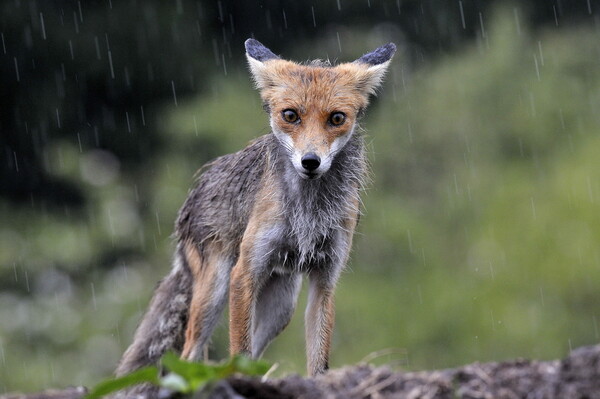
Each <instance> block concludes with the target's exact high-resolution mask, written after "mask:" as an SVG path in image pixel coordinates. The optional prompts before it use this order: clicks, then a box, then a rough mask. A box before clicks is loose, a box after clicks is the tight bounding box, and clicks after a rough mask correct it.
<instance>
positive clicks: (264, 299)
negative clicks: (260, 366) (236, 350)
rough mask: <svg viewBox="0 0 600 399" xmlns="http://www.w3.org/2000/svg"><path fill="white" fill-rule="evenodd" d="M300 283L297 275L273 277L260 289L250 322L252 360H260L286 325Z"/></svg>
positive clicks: (294, 303)
mask: <svg viewBox="0 0 600 399" xmlns="http://www.w3.org/2000/svg"><path fill="white" fill-rule="evenodd" d="M301 284H302V276H301V275H300V274H273V275H272V276H271V277H270V278H269V280H267V282H266V283H265V284H264V285H263V286H262V287H261V290H260V293H259V294H258V298H257V300H256V308H255V310H254V317H253V320H252V345H251V346H252V357H254V358H257V357H260V356H261V355H262V353H263V351H264V350H265V348H266V347H267V345H269V343H270V342H271V341H272V340H273V339H274V338H275V337H276V336H277V335H279V333H280V332H281V331H283V329H284V328H285V327H286V326H287V325H288V323H289V322H290V320H291V318H292V315H293V314H294V310H295V309H296V302H297V300H298V293H299V292H300V287H301Z"/></svg>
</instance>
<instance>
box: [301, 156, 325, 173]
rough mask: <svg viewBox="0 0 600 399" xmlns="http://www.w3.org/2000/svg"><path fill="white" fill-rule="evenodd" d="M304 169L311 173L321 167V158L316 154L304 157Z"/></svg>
mask: <svg viewBox="0 0 600 399" xmlns="http://www.w3.org/2000/svg"><path fill="white" fill-rule="evenodd" d="M301 162H302V167H303V168H304V169H306V170H308V171H309V172H312V171H313V170H315V169H317V168H318V167H319V165H321V158H319V156H318V155H317V154H315V153H314V152H309V153H308V154H306V155H304V156H303V157H302V161H301Z"/></svg>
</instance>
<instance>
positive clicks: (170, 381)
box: [160, 373, 191, 393]
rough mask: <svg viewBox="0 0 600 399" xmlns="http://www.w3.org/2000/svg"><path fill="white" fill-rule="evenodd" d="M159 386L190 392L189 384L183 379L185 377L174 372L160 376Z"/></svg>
mask: <svg viewBox="0 0 600 399" xmlns="http://www.w3.org/2000/svg"><path fill="white" fill-rule="evenodd" d="M160 386H161V387H163V388H167V389H170V390H171V391H175V392H181V393H189V392H191V387H190V384H189V383H188V382H187V381H186V380H185V378H183V377H182V376H180V375H179V374H175V373H169V374H167V375H166V376H164V377H163V378H161V379H160Z"/></svg>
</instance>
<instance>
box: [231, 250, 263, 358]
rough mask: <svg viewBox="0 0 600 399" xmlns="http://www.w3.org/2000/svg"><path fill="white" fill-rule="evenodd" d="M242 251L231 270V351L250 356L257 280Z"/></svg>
mask: <svg viewBox="0 0 600 399" xmlns="http://www.w3.org/2000/svg"><path fill="white" fill-rule="evenodd" d="M245 252H246V251H241V253H240V257H239V259H238V262H237V263H236V265H235V266H234V268H233V270H232V272H231V279H230V284H229V351H230V353H231V355H232V356H233V355H236V354H244V355H248V356H250V355H251V354H252V348H251V327H252V313H253V310H254V300H255V295H256V281H255V279H254V278H253V276H252V274H251V271H250V263H249V261H250V259H249V256H248V254H247V253H245Z"/></svg>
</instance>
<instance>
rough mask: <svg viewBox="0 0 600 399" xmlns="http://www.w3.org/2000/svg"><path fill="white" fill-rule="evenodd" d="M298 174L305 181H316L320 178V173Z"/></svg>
mask: <svg viewBox="0 0 600 399" xmlns="http://www.w3.org/2000/svg"><path fill="white" fill-rule="evenodd" d="M298 174H299V175H300V177H301V178H303V179H306V180H315V179H318V178H319V177H321V174H320V173H313V172H300V173H298Z"/></svg>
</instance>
